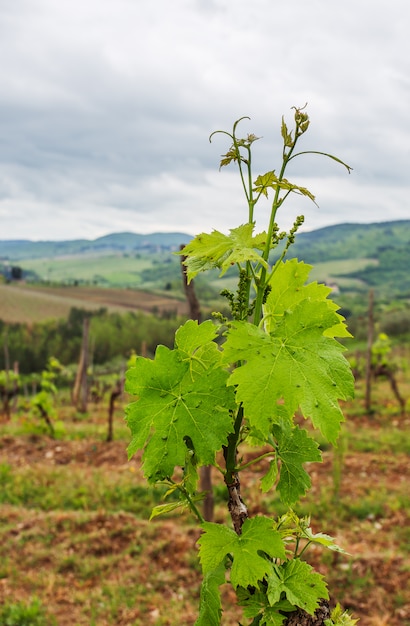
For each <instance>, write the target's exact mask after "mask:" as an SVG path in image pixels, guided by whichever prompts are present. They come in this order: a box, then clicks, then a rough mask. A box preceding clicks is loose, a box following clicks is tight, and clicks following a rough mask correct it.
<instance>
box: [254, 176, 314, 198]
mask: <svg viewBox="0 0 410 626" xmlns="http://www.w3.org/2000/svg"><path fill="white" fill-rule="evenodd" d="M254 185H255V186H254V189H253V191H255V192H256V193H259V194H261V193H263V195H264V196H266V197H268V189H277V188H278V187H279V188H280V189H284V190H285V191H294V192H295V193H298V194H301V195H302V196H307V197H308V198H310V200H312V202H315V196H314V195H313V194H312V193H311V192H310V191H309V190H308V189H306V187H300V186H299V185H294V184H293V183H291V182H290V181H288V180H287V179H286V178H282V179H279V178H278V177H277V176H276V174H275V172H274V171H272V172H266V174H261V175H260V176H258V178H257V179H256V180H255V182H254Z"/></svg>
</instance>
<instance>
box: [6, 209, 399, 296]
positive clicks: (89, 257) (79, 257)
mask: <svg viewBox="0 0 410 626" xmlns="http://www.w3.org/2000/svg"><path fill="white" fill-rule="evenodd" d="M190 239H192V237H191V236H190V235H187V234H185V233H181V232H176V233H152V234H149V235H141V234H137V233H129V232H125V233H113V234H110V235H106V236H105V237H99V238H98V239H95V240H86V239H82V240H74V241H39V242H33V241H28V240H23V241H21V240H20V241H0V274H1V273H3V274H4V277H5V278H4V279H6V280H8V279H9V277H10V272H11V270H12V269H13V267H14V266H17V268H16V267H14V269H17V270H20V268H21V269H22V273H23V278H24V279H26V280H27V281H30V282H39V281H43V282H46V283H47V284H54V285H60V284H65V285H75V284H80V285H95V286H101V287H116V288H117V287H127V288H133V289H134V288H138V289H141V288H142V289H147V290H150V291H153V290H154V291H156V292H167V295H169V296H170V295H174V296H175V295H178V296H181V295H182V286H181V268H180V260H179V258H178V257H176V256H175V255H173V254H172V252H173V251H175V250H177V249H178V248H179V246H180V244H182V243H187V242H188V241H190ZM277 253H278V252H277V250H276V252H275V254H277ZM288 254H289V256H290V257H297V258H299V259H300V260H303V261H305V262H307V263H310V264H312V265H313V266H314V269H313V271H312V275H311V278H312V279H313V280H318V281H320V282H325V283H327V284H331V285H332V286H333V287H334V288H335V289H337V290H339V293H341V294H342V293H344V294H346V295H355V294H357V295H359V296H360V297H362V296H364V295H365V294H367V293H368V291H369V289H370V288H373V289H374V290H375V292H376V295H377V297H380V298H382V299H384V300H385V301H391V300H393V299H397V298H400V299H405V300H410V220H399V221H388V222H377V223H372V224H337V225H335V226H327V227H325V228H320V229H318V230H314V231H311V232H302V233H298V234H297V236H296V242H295V244H294V245H293V246H292V248H291V249H290V251H289V253H288ZM217 274H218V273H217V272H215V271H214V272H210V273H205V274H201V275H200V276H198V278H197V279H196V284H197V287H198V289H200V290H201V296H202V297H206V296H205V294H206V293H209V298H211V297H212V293H213V294H215V293H216V294H217V293H219V291H220V289H221V288H222V287H224V286H226V287H227V288H229V289H235V284H234V280H235V279H234V277H233V275H232V272H229V271H228V272H227V274H226V276H225V279H224V281H225V282H224V281H222V282H221V281H220V280H216V278H217ZM4 279H3V280H4ZM0 281H1V276H0ZM207 286H208V287H210V288H211V291H209V290H207Z"/></svg>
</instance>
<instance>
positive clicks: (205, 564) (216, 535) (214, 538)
mask: <svg viewBox="0 0 410 626" xmlns="http://www.w3.org/2000/svg"><path fill="white" fill-rule="evenodd" d="M202 528H203V530H204V533H203V534H202V536H201V537H200V539H199V540H198V543H199V545H200V549H199V558H200V561H201V564H202V570H203V572H204V574H206V573H207V572H209V571H212V570H214V569H215V568H216V567H218V565H219V564H220V563H222V562H224V560H225V557H226V556H227V555H228V554H230V555H231V556H232V558H233V563H232V569H231V583H232V585H233V586H234V587H238V586H241V587H247V586H248V585H254V586H256V585H257V582H258V580H262V579H263V578H264V577H265V576H266V575H267V574H268V572H270V568H271V566H272V564H271V562H270V561H269V560H268V559H267V558H265V556H264V555H265V554H267V555H269V556H270V557H273V558H280V559H284V558H286V556H285V548H284V544H283V540H282V538H281V536H280V533H279V532H278V531H277V530H275V529H274V527H273V521H272V520H271V519H269V518H267V517H253V518H251V519H247V520H246V521H245V522H244V524H243V527H242V534H241V535H237V534H236V533H235V532H234V531H233V530H231V529H230V528H227V527H226V526H222V525H221V524H214V523H211V522H204V523H203V524H202Z"/></svg>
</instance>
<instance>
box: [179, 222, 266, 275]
mask: <svg viewBox="0 0 410 626" xmlns="http://www.w3.org/2000/svg"><path fill="white" fill-rule="evenodd" d="M254 226H255V225H254V224H253V223H247V224H242V226H238V228H233V229H231V230H230V231H229V233H230V234H229V235H224V234H223V233H221V232H219V231H218V230H214V231H212V233H201V234H200V235H197V236H196V237H195V239H193V240H192V241H190V242H189V243H188V244H187V245H186V246H185V247H184V248H183V250H181V252H180V253H179V254H182V255H184V256H186V257H187V258H186V259H185V260H184V265H185V266H186V267H187V277H188V280H189V281H191V280H192V279H193V278H195V276H196V275H197V274H199V272H203V271H206V270H208V269H210V268H215V267H218V268H220V269H221V274H220V276H223V275H224V274H225V272H226V271H227V270H228V269H229V268H230V267H231V265H235V264H236V263H245V262H246V261H254V262H256V263H259V264H261V265H262V266H263V267H265V268H266V269H268V264H267V262H266V261H265V260H264V259H263V257H262V256H261V255H260V254H259V253H258V252H257V250H263V249H264V247H265V244H266V233H260V234H259V235H256V236H253V229H254Z"/></svg>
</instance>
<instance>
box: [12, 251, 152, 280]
mask: <svg viewBox="0 0 410 626" xmlns="http://www.w3.org/2000/svg"><path fill="white" fill-rule="evenodd" d="M160 258H162V260H163V258H164V255H163V257H160V255H158V260H159V259H160ZM155 260H156V256H155V255H150V256H148V255H147V256H144V257H139V256H135V255H134V256H131V255H129V256H125V255H121V254H118V255H110V256H101V255H91V254H90V255H88V256H85V255H83V256H67V257H58V258H52V259H47V258H43V259H30V260H24V261H22V262H21V267H22V268H23V269H24V270H31V271H33V272H36V274H37V275H38V276H39V277H40V278H41V279H42V280H47V281H50V282H73V281H75V280H78V281H88V282H93V281H95V282H98V283H100V284H101V283H104V282H105V283H107V284H109V285H112V286H114V285H117V286H136V285H139V284H141V277H140V273H141V272H142V271H143V270H144V269H147V268H150V267H152V266H153V264H154V263H153V261H155Z"/></svg>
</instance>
